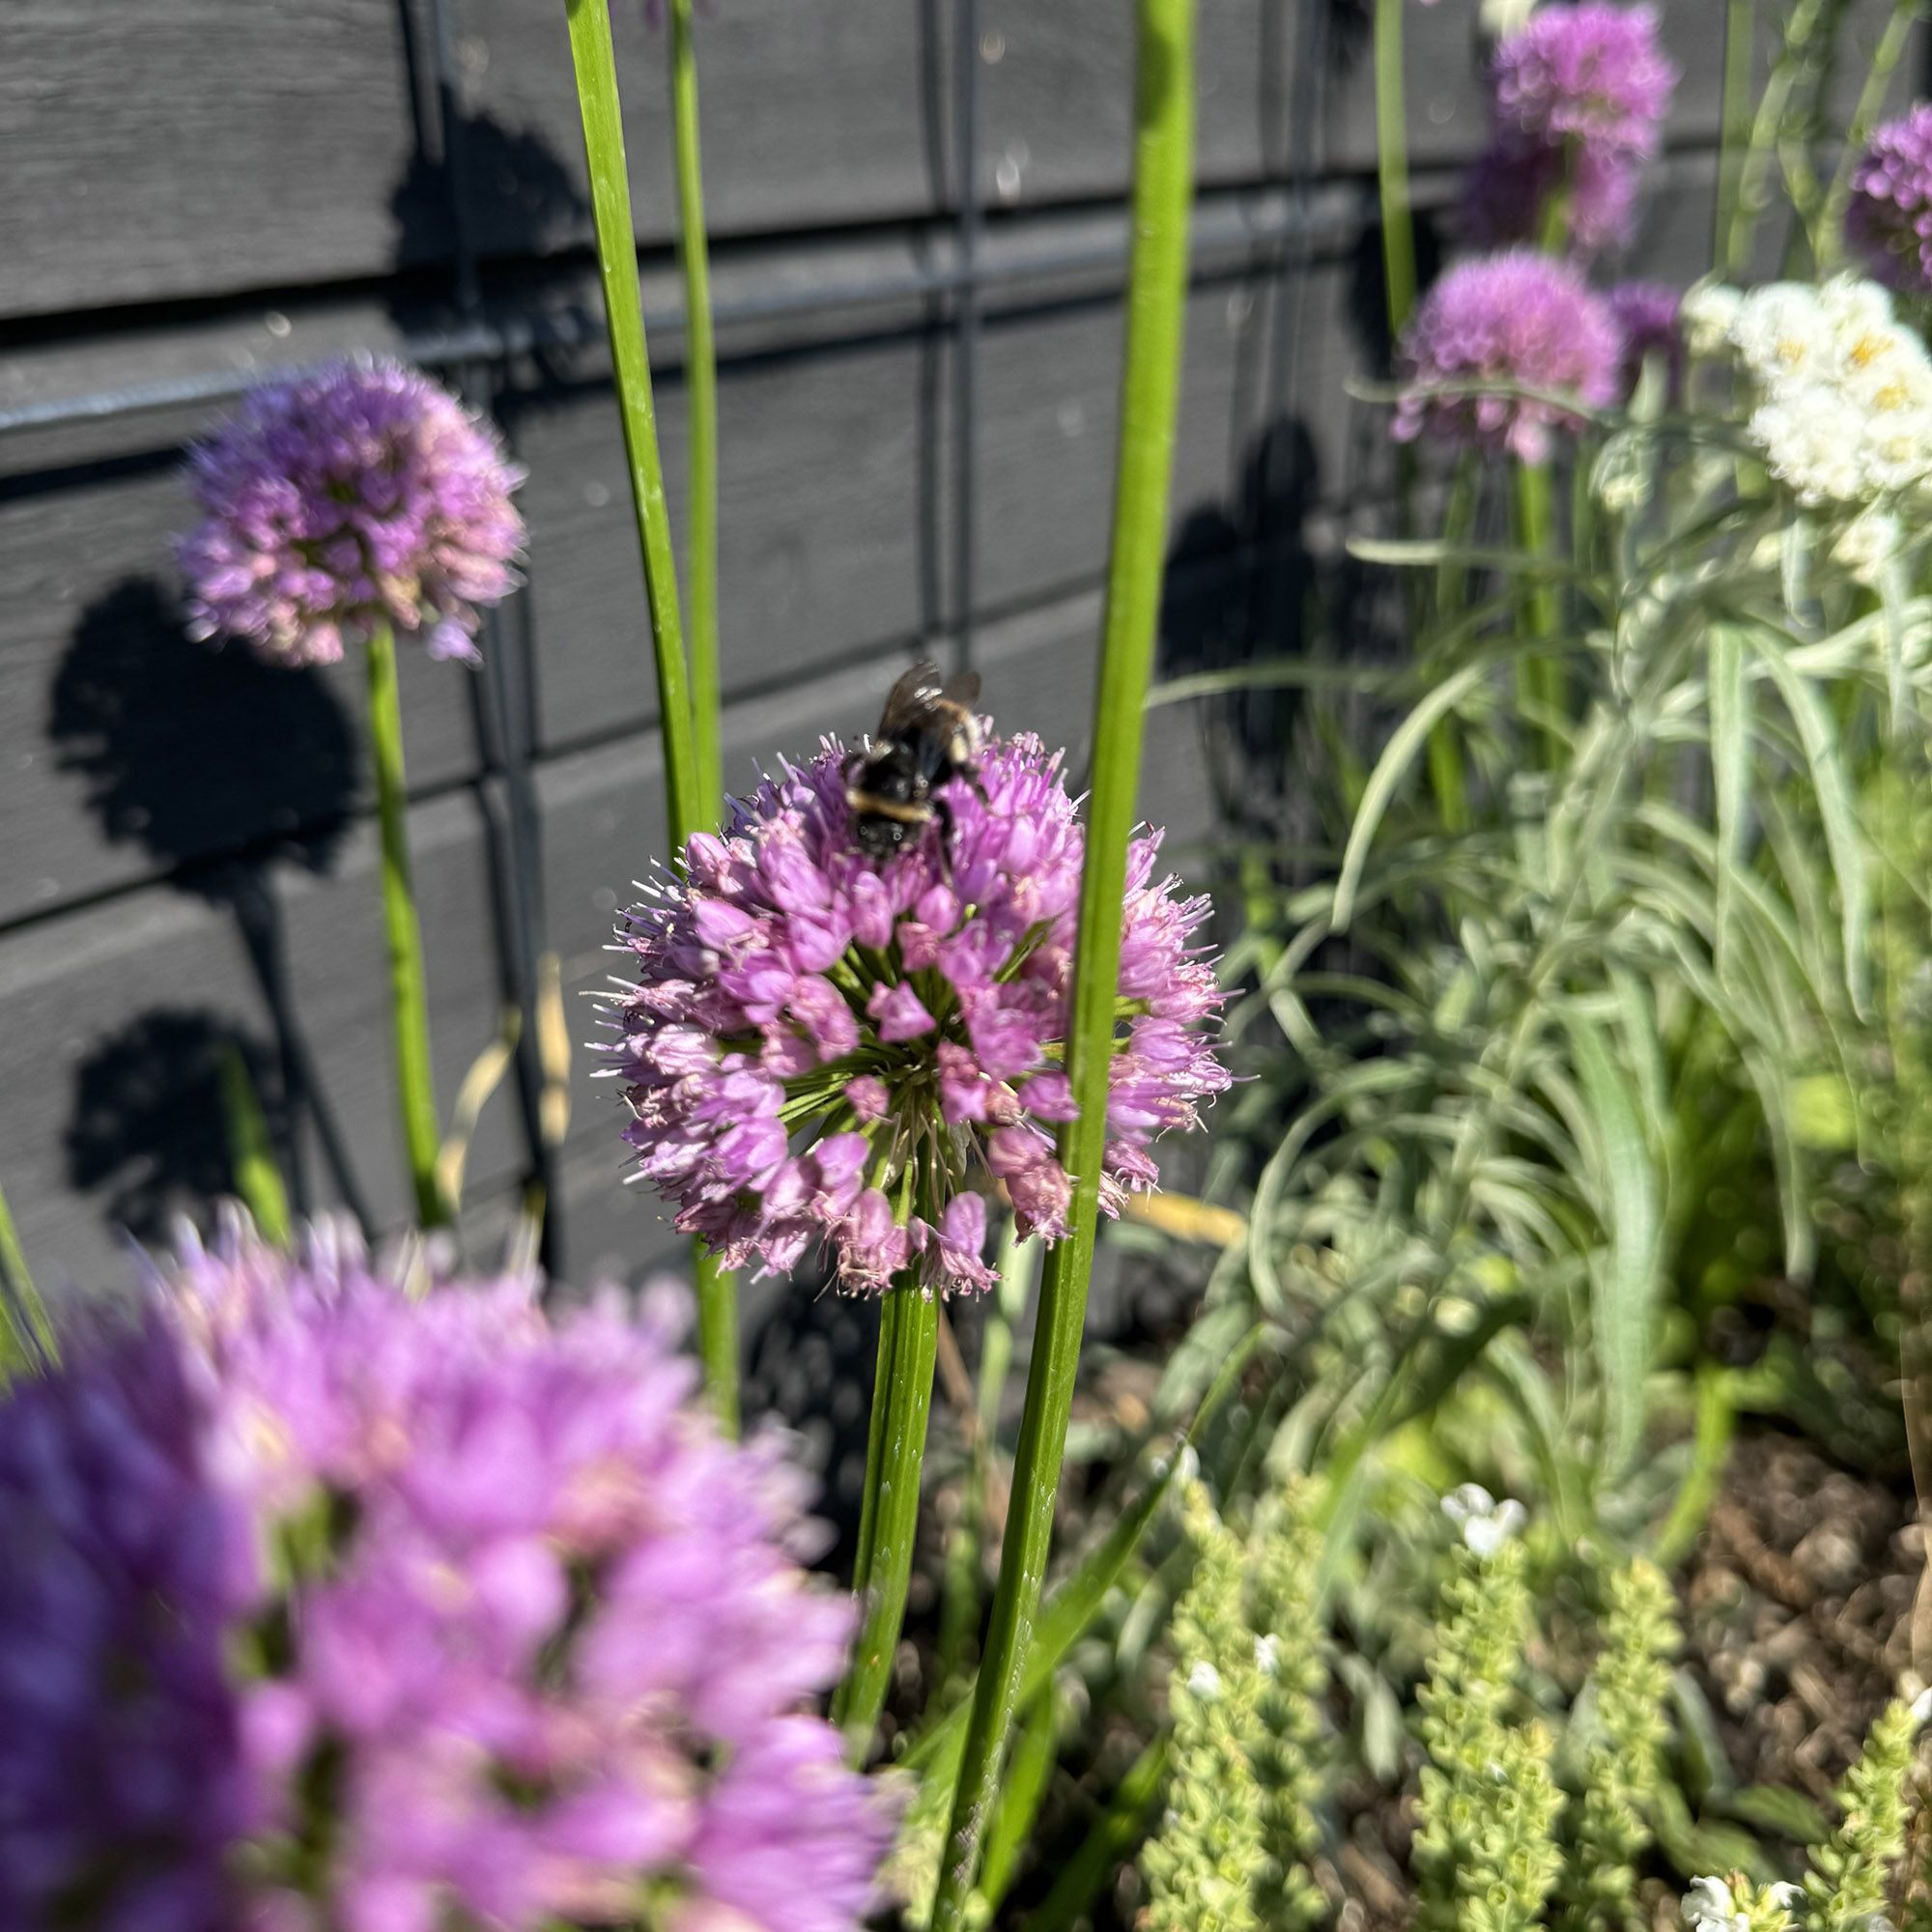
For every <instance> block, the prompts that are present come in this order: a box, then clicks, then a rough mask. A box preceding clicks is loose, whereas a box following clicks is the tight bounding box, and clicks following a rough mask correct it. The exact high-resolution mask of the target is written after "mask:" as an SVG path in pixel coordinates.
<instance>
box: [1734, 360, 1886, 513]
mask: <svg viewBox="0 0 1932 1932" xmlns="http://www.w3.org/2000/svg"><path fill="white" fill-rule="evenodd" d="M1849 414H1850V412H1849V411H1848V410H1847V407H1846V404H1845V400H1844V397H1843V396H1842V394H1840V393H1839V391H1837V390H1836V389H1834V388H1833V387H1831V386H1829V385H1828V384H1823V383H1804V384H1789V385H1786V386H1784V387H1782V388H1779V389H1776V390H1774V391H1773V393H1772V394H1771V396H1770V397H1769V398H1768V399H1767V400H1766V401H1765V402H1763V403H1761V404H1760V405H1759V406H1758V408H1757V409H1756V410H1755V411H1753V412H1752V413H1751V419H1750V434H1751V440H1752V441H1754V442H1755V443H1757V445H1758V446H1759V447H1760V448H1761V449H1762V450H1763V451H1764V454H1765V460H1766V462H1767V463H1768V464H1769V465H1770V468H1771V472H1772V474H1773V475H1774V476H1776V477H1777V478H1778V479H1779V480H1780V481H1781V482H1784V483H1788V484H1789V485H1790V486H1791V488H1792V490H1793V491H1794V493H1795V494H1796V495H1797V497H1798V500H1799V501H1800V502H1801V503H1804V504H1805V505H1806V506H1807V507H1809V508H1813V509H1815V508H1817V507H1818V506H1819V505H1820V504H1823V503H1831V502H1836V503H1856V502H1858V501H1859V500H1860V499H1861V497H1863V496H1864V494H1865V488H1864V465H1863V463H1862V461H1861V454H1862V451H1861V444H1862V443H1863V441H1864V440H1865V439H1864V435H1863V430H1864V425H1863V423H1862V422H1861V421H1859V420H1851V421H1848V420H1847V417H1848V415H1849Z"/></svg>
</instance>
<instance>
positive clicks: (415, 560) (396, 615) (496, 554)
mask: <svg viewBox="0 0 1932 1932" xmlns="http://www.w3.org/2000/svg"><path fill="white" fill-rule="evenodd" d="M187 473H188V484H189V488H190V489H191V490H192V492H193V494H194V498H195V501H196V504H197V505H198V507H199V508H200V510H201V513H202V523H201V525H200V526H199V527H198V528H196V529H195V530H193V531H192V532H191V533H190V534H188V535H187V536H185V537H184V538H183V539H182V541H181V544H180V557H181V566H182V571H183V574H184V575H185V578H186V580H187V613H188V631H189V634H190V635H191V636H193V637H196V638H201V639H213V638H221V637H234V638H240V639H242V640H243V641H244V642H246V643H247V644H248V645H249V646H250V647H251V648H252V649H253V650H254V651H255V652H256V653H257V655H259V656H261V657H263V658H266V659H267V660H268V661H269V662H270V663H271V664H280V665H310V664H332V663H333V662H334V661H335V660H336V659H338V658H339V657H341V655H342V652H343V647H344V645H345V644H348V643H357V642H361V641H362V640H364V639H367V638H368V637H369V636H370V634H371V633H372V632H373V631H374V630H375V629H376V628H377V627H378V626H379V625H382V624H385V623H386V624H392V625H394V627H395V628H396V629H397V631H399V632H401V633H403V634H404V635H407V636H419V637H421V638H422V639H423V640H424V642H425V643H426V644H427V645H428V647H429V651H430V654H431V656H433V657H441V658H450V657H455V658H466V659H469V660H470V661H472V662H473V661H474V659H475V656H476V646H475V632H476V624H477V611H479V609H481V608H482V607H484V606H487V605H491V604H495V603H497V602H498V601H499V600H500V599H501V598H503V597H504V596H505V595H507V594H508V592H509V591H510V589H511V587H512V586H513V585H514V584H515V582H516V581H517V579H516V571H515V569H514V568H513V565H514V561H515V558H516V556H517V554H518V553H519V552H520V551H521V549H522V547H523V541H524V525H523V519H522V518H521V517H520V516H519V515H518V514H517V510H516V507H515V505H514V504H512V502H511V500H510V496H511V493H512V492H513V491H514V490H515V489H516V488H517V486H518V485H519V484H520V483H521V482H522V481H523V472H522V471H521V470H520V469H517V468H516V466H515V465H513V464H511V463H510V462H508V461H507V460H506V459H505V457H504V455H503V451H502V448H501V446H500V444H499V443H498V442H497V438H496V436H495V435H494V434H493V432H492V431H491V430H489V429H488V428H487V427H486V426H485V425H483V424H482V423H480V422H478V421H476V420H475V419H474V418H473V417H472V416H471V415H469V412H467V411H466V410H465V409H464V408H463V406H462V405H461V404H460V403H458V402H457V400H456V399H455V397H453V396H451V395H450V394H449V393H448V391H447V390H445V389H442V388H440V386H439V385H438V384H435V383H433V382H431V381H430V379H429V378H428V377H427V376H425V375H423V374H422V373H421V371H419V370H416V369H410V368H405V367H404V366H403V365H402V364H401V363H398V362H392V361H387V360H363V361H345V362H337V363H333V364H331V365H329V366H328V367H327V368H325V369H322V370H319V371H316V372H314V373H312V374H309V375H304V376H297V377H294V378H292V379H290V380H289V381H286V382H277V383H269V384H264V385H263V386H262V387H261V388H259V389H256V390H255V391H253V392H252V393H251V394H250V395H249V396H248V397H247V398H246V399H245V400H244V402H243V403H242V405H241V410H240V411H239V412H238V413H237V414H236V415H235V416H234V417H233V418H232V419H231V420H230V421H229V422H227V423H226V424H225V425H223V427H222V428H221V429H219V430H218V431H216V433H215V434H214V435H213V437H212V438H211V439H210V440H208V441H206V442H204V443H202V444H200V445H199V446H198V447H197V448H196V449H195V451H194V453H193V455H192V457H191V458H190V459H189V464H188V472H187Z"/></svg>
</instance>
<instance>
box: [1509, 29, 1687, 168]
mask: <svg viewBox="0 0 1932 1932" xmlns="http://www.w3.org/2000/svg"><path fill="white" fill-rule="evenodd" d="M1491 76H1492V83H1493V93H1492V113H1493V116H1494V120H1495V126H1496V129H1497V131H1498V132H1499V133H1503V134H1509V135H1514V136H1515V137H1517V138H1518V139H1519V140H1521V141H1525V142H1537V143H1540V144H1541V145H1543V146H1545V147H1548V148H1557V149H1561V148H1564V147H1582V148H1586V149H1589V150H1590V151H1592V152H1594V153H1596V154H1598V155H1604V154H1611V153H1615V154H1627V155H1633V156H1636V157H1637V158H1638V159H1648V158H1649V157H1650V156H1652V155H1654V154H1656V152H1657V143H1658V136H1659V132H1660V130H1661V129H1662V126H1663V117H1664V115H1665V114H1666V113H1667V112H1668V111H1669V108H1670V96H1671V92H1672V90H1673V89H1674V88H1675V87H1676V85H1677V78H1678V76H1677V69H1676V68H1675V67H1674V66H1673V65H1672V64H1671V62H1670V61H1669V59H1668V58H1667V57H1666V56H1665V54H1664V52H1663V49H1662V46H1661V45H1660V44H1659V43H1658V38H1657V14H1656V10H1655V9H1653V8H1650V7H1614V6H1608V5H1604V4H1599V3H1598V0H1585V4H1583V5H1581V6H1576V7H1543V8H1539V9H1538V10H1537V11H1536V12H1535V13H1534V14H1531V15H1530V17H1529V19H1528V21H1527V22H1526V23H1525V24H1524V25H1523V26H1522V27H1520V29H1519V30H1518V31H1517V32H1516V33H1514V34H1511V35H1509V36H1507V37H1506V38H1505V39H1504V40H1502V41H1501V42H1499V43H1497V46H1496V50H1495V54H1494V57H1493V59H1492V63H1491Z"/></svg>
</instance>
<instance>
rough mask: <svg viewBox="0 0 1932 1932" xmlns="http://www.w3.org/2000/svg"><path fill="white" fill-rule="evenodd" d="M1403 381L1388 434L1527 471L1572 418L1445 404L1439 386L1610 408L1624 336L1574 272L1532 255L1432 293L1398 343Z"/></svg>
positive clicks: (1516, 402) (1496, 261) (1534, 407)
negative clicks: (1481, 453) (1458, 447)
mask: <svg viewBox="0 0 1932 1932" xmlns="http://www.w3.org/2000/svg"><path fill="white" fill-rule="evenodd" d="M1403 355H1404V359H1405V361H1406V364H1407V367H1408V370H1409V375H1408V379H1407V383H1406V386H1405V388H1404V390H1403V393H1402V398H1401V400H1400V402H1399V403H1398V404H1397V407H1396V415H1395V422H1394V425H1393V432H1394V434H1395V436H1396V437H1397V438H1398V439H1399V440H1402V441H1405V442H1406V441H1408V440H1411V439H1413V438H1415V437H1417V436H1419V435H1421V434H1422V432H1423V431H1424V430H1425V429H1427V430H1428V431H1430V432H1431V433H1432V434H1434V435H1437V436H1441V437H1443V438H1445V439H1447V440H1452V441H1461V442H1472V443H1476V444H1478V445H1480V446H1482V447H1484V448H1488V449H1500V450H1508V451H1510V452H1512V453H1513V454H1515V455H1516V456H1519V457H1520V458H1521V459H1522V460H1523V461H1524V462H1525V463H1541V462H1543V461H1544V460H1545V459H1546V458H1547V457H1548V453H1549V436H1550V431H1551V429H1552V428H1559V427H1560V428H1574V427H1575V426H1576V424H1577V417H1576V415H1574V414H1573V413H1572V412H1569V411H1567V410H1565V409H1564V408H1563V407H1562V406H1561V405H1560V404H1558V403H1553V402H1545V401H1542V400H1540V399H1534V398H1528V397H1520V396H1500V395H1473V396H1472V395H1443V394H1441V393H1439V392H1440V391H1441V390H1442V389H1443V388H1444V387H1445V386H1450V385H1457V384H1472V383H1498V384H1502V383H1507V384H1520V385H1521V386H1523V387H1525V388H1532V389H1544V390H1559V391H1568V392H1571V393H1573V394H1574V395H1575V396H1576V397H1577V400H1578V402H1580V403H1583V404H1587V405H1589V406H1591V407H1599V406H1601V405H1603V404H1605V403H1608V402H1610V401H1612V400H1614V398H1615V396H1616V393H1617V370H1618V366H1619V364H1620V363H1621V361H1622V358H1623V335H1622V332H1621V331H1620V329H1619V328H1618V327H1617V323H1616V318H1615V317H1614V316H1613V315H1612V314H1611V312H1610V307H1609V304H1608V303H1607V302H1605V299H1604V298H1603V297H1601V296H1599V295H1597V294H1595V293H1594V292H1593V291H1592V290H1591V289H1590V288H1589V287H1588V286H1586V284H1585V283H1584V281H1583V278H1582V277H1581V276H1580V275H1579V274H1578V273H1577V270H1575V269H1573V268H1571V267H1569V266H1568V265H1567V264H1565V263H1562V262H1556V261H1552V260H1550V259H1549V258H1548V256H1546V255H1538V254H1535V253H1532V252H1531V251H1530V250H1528V249H1513V250H1511V251H1510V252H1508V253H1506V254H1502V255H1489V256H1484V257H1482V258H1480V259H1478V260H1476V261H1472V262H1464V263H1463V264H1461V265H1460V266H1459V267H1457V268H1454V269H1452V270H1450V271H1449V272H1448V273H1447V274H1446V275H1444V276H1443V277H1442V279H1441V280H1440V281H1438V282H1437V283H1436V284H1435V287H1434V288H1433V289H1431V290H1430V292H1429V294H1428V296H1427V297H1426V298H1424V300H1423V303H1422V306H1421V307H1420V308H1419V309H1418V310H1417V311H1416V314H1415V320H1414V321H1413V322H1412V323H1410V325H1409V327H1408V332H1407V334H1406V336H1405V338H1404V341H1403Z"/></svg>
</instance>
